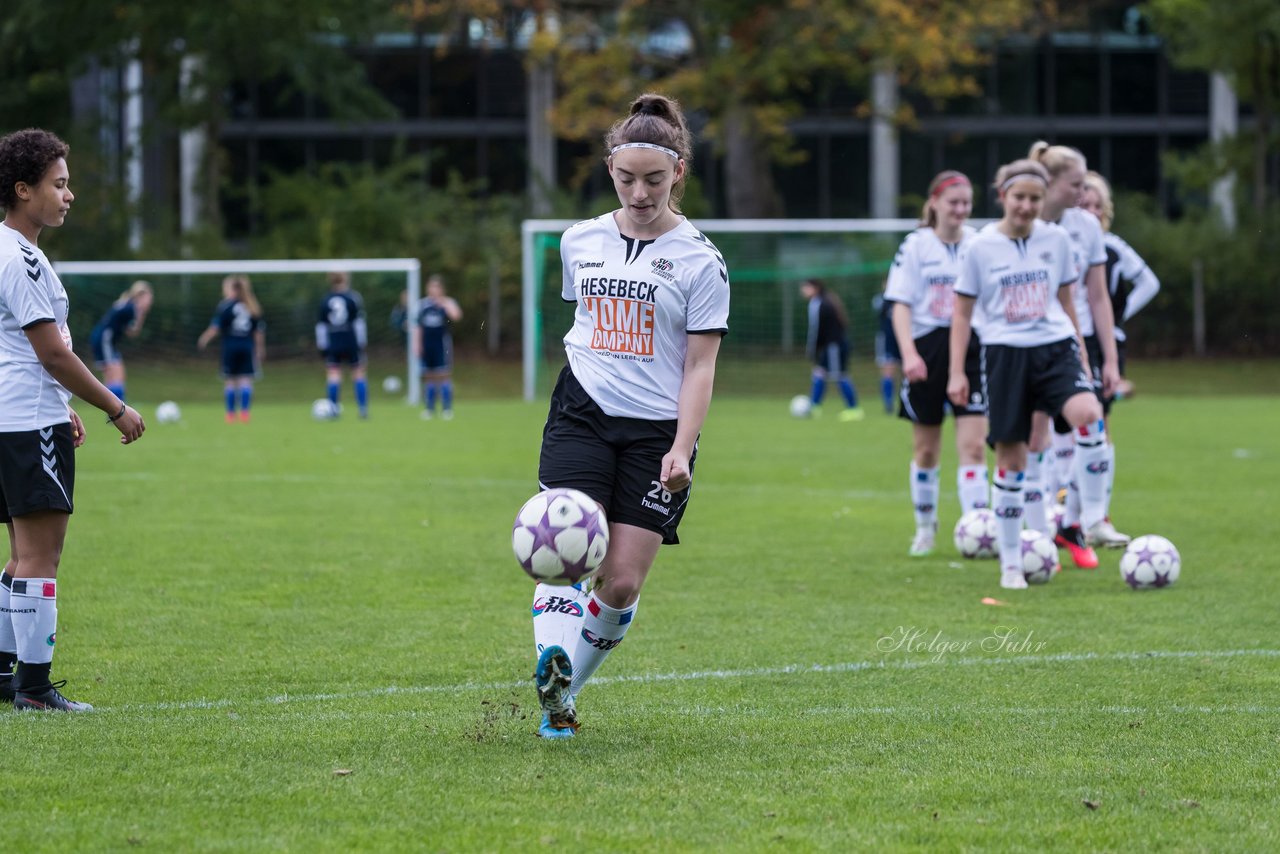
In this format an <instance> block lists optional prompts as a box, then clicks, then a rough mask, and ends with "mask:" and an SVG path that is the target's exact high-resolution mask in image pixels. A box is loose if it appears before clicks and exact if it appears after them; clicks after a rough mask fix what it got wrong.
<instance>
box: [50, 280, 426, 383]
mask: <svg viewBox="0 0 1280 854" xmlns="http://www.w3.org/2000/svg"><path fill="white" fill-rule="evenodd" d="M54 268H55V269H56V270H57V272H58V276H59V278H61V279H62V283H63V285H64V286H65V287H66V289H67V294H68V298H69V299H70V302H71V315H70V318H69V325H70V327H71V335H72V340H73V342H74V346H75V350H76V352H77V354H79V355H80V356H81V358H83V359H84V361H85V363H86V364H89V365H92V364H93V354H92V352H91V347H90V335H91V332H92V330H93V327H94V324H95V323H97V322H98V321H99V320H100V319H101V318H102V317H103V316H104V314H106V312H107V311H108V310H109V309H110V308H111V305H112V303H113V302H114V301H115V300H117V299H118V298H119V297H120V296H121V295H122V294H123V293H124V292H125V291H126V290H128V288H129V287H130V285H131V284H132V283H133V282H135V281H137V280H140V279H141V280H145V281H147V282H149V283H150V284H151V287H152V290H153V292H154V294H155V298H154V300H153V303H152V306H151V310H150V312H149V313H148V314H147V316H146V319H145V322H144V323H143V324H142V327H141V329H140V330H139V332H138V334H137V335H136V336H135V337H126V338H124V339H123V341H120V342H119V350H120V353H121V356H122V358H123V360H124V364H125V367H126V370H127V377H128V388H129V395H130V399H135V398H137V399H139V400H145V401H149V402H154V401H155V400H156V399H169V398H172V399H175V400H178V401H182V400H183V399H184V398H185V399H191V400H203V399H204V398H206V397H208V398H210V399H216V397H217V395H218V394H220V388H221V385H220V383H218V382H217V378H218V376H219V369H220V364H221V363H220V360H219V357H218V348H219V344H218V342H217V341H215V342H214V343H213V344H212V345H210V347H209V348H208V350H206V351H205V352H200V351H199V350H198V349H197V347H196V339H197V338H198V337H199V336H200V333H201V332H202V331H204V330H205V329H206V328H207V327H208V326H209V322H210V320H211V319H212V317H213V314H214V309H215V307H216V306H217V305H218V303H219V301H220V300H221V299H222V280H223V279H224V278H225V277H226V276H229V275H233V274H239V275H246V276H248V277H249V279H250V281H251V282H252V284H253V291H254V295H255V296H256V297H257V299H258V302H259V303H261V305H262V314H263V320H264V321H265V322H266V358H265V360H264V362H265V368H264V374H265V379H266V382H264V383H262V384H261V391H262V392H263V393H264V397H265V398H266V399H271V398H278V399H290V400H298V399H308V398H315V397H320V396H323V389H324V386H323V378H322V374H321V362H320V359H319V356H318V354H317V352H316V343H315V324H316V317H317V314H318V312H319V307H320V304H321V301H322V300H323V298H324V296H325V295H326V294H327V293H328V292H329V284H328V280H327V278H326V276H325V274H326V273H329V272H335V271H345V272H347V273H350V274H351V287H352V289H353V290H355V291H358V292H359V293H360V295H361V298H362V299H363V302H364V310H365V320H366V324H367V327H368V333H369V339H368V340H369V344H368V349H367V355H368V359H369V371H368V373H369V378H370V381H371V384H372V385H375V386H376V387H378V388H379V389H381V384H382V383H383V381H384V379H385V378H387V377H390V376H394V377H395V378H396V380H395V381H387V382H386V386H387V387H388V388H392V389H394V390H395V392H394V393H395V395H396V397H397V398H407V400H408V402H410V403H415V402H417V400H418V397H419V388H418V382H417V365H416V363H415V359H414V358H413V356H412V355H411V354H413V353H416V352H417V348H416V346H415V341H414V339H416V336H417V327H416V324H414V323H412V322H409V323H406V324H405V325H404V326H403V327H402V326H399V325H397V324H395V323H394V322H393V319H392V318H393V313H394V312H396V311H397V309H401V308H402V309H403V311H404V313H405V316H406V317H408V318H413V317H415V316H416V314H417V312H416V308H417V304H418V298H419V294H420V289H421V282H420V275H421V274H420V263H419V261H418V259H416V258H335V259H323V260H311V259H308V260H247V261H231V260H227V261H69V262H63V263H58V264H55V265H54ZM380 393H382V392H380Z"/></svg>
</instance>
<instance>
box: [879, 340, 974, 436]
mask: <svg viewBox="0 0 1280 854" xmlns="http://www.w3.org/2000/svg"><path fill="white" fill-rule="evenodd" d="M915 345H916V350H917V351H918V352H919V353H920V358H921V359H924V365H925V371H926V374H925V379H924V382H918V383H911V382H907V381H906V380H905V379H904V380H903V381H902V392H901V393H900V394H899V395H898V398H899V401H900V404H901V405H900V406H899V407H898V417H900V418H906V419H907V420H908V421H911V422H913V423H915V424H921V425H924V426H926V427H936V426H937V425H939V424H941V423H942V420H943V419H944V418H945V417H946V414H947V411H948V410H950V411H952V412H953V413H955V416H956V417H957V418H960V417H962V416H965V415H986V414H987V398H986V396H985V395H984V394H983V389H982V358H981V349H982V348H981V345H980V344H979V343H978V336H976V335H970V336H969V350H968V352H967V353H966V354H965V359H964V372H965V375H966V376H967V377H968V378H969V403H968V404H967V405H966V406H963V407H960V408H959V409H957V408H956V407H955V406H954V405H953V404H952V403H951V402H950V401H949V400H947V379H948V377H947V374H948V371H949V370H950V365H951V330H950V329H948V328H947V327H942V328H939V329H934V330H933V331H932V332H927V333H925V334H924V335H921V336H920V337H919V338H917V339H916V340H915Z"/></svg>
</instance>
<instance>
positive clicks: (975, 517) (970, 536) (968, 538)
mask: <svg viewBox="0 0 1280 854" xmlns="http://www.w3.org/2000/svg"><path fill="white" fill-rule="evenodd" d="M996 536H997V535H996V515H995V514H994V513H992V512H991V511H990V510H988V509H986V508H985V507H984V508H982V509H981V510H970V511H969V512H968V513H966V514H964V515H963V516H961V517H960V521H959V522H956V528H955V531H954V532H953V533H952V538H953V539H954V540H955V543H956V549H957V550H959V552H960V554H962V555H964V556H965V557H968V558H993V557H995V556H996V555H997V554H998V553H999V548H1000V546H999V542H998V541H997V539H996Z"/></svg>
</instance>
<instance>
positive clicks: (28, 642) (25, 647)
mask: <svg viewBox="0 0 1280 854" xmlns="http://www.w3.org/2000/svg"><path fill="white" fill-rule="evenodd" d="M9 609H10V611H12V614H11V616H12V618H13V634H14V639H15V640H16V641H17V647H18V661H20V662H24V663H26V664H48V663H49V662H51V661H53V644H54V641H55V640H57V631H58V597H57V583H56V582H55V581H54V579H52V578H15V579H14V580H13V590H12V591H11V593H10V595H9Z"/></svg>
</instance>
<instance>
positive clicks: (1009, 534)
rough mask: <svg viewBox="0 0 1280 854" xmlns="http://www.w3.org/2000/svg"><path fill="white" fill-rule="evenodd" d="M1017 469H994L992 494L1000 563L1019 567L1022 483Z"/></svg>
mask: <svg viewBox="0 0 1280 854" xmlns="http://www.w3.org/2000/svg"><path fill="white" fill-rule="evenodd" d="M1025 478H1026V475H1024V474H1023V473H1022V472H1020V471H1007V470H1005V469H996V478H995V480H994V481H993V482H992V484H991V485H992V490H991V497H992V499H993V501H992V504H993V508H992V509H993V510H994V511H995V514H996V538H997V539H998V540H999V542H1000V566H1001V568H1003V567H1010V568H1012V567H1021V566H1022V508H1023V499H1022V484H1023V481H1024V480H1025Z"/></svg>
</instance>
